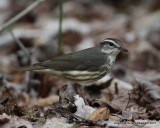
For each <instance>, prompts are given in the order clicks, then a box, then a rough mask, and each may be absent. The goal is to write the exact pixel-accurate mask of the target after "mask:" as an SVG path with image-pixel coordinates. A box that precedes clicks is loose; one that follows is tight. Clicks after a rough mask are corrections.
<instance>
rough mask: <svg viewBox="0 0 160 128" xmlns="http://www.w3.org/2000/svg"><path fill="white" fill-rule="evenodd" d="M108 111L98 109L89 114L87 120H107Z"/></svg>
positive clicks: (106, 109)
mask: <svg viewBox="0 0 160 128" xmlns="http://www.w3.org/2000/svg"><path fill="white" fill-rule="evenodd" d="M109 114H110V111H109V109H108V108H99V109H96V110H95V111H93V112H92V113H91V115H90V116H89V120H92V121H98V120H108V119H109Z"/></svg>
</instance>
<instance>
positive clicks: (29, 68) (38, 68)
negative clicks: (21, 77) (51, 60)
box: [16, 65, 44, 71]
mask: <svg viewBox="0 0 160 128" xmlns="http://www.w3.org/2000/svg"><path fill="white" fill-rule="evenodd" d="M41 69H44V67H42V66H36V65H33V66H27V67H20V68H17V69H16V70H20V71H33V70H41Z"/></svg>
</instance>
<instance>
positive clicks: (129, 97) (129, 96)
mask: <svg viewBox="0 0 160 128" xmlns="http://www.w3.org/2000/svg"><path fill="white" fill-rule="evenodd" d="M129 102H130V93H128V102H127V105H126V108H125V110H126V109H127V107H128V105H129Z"/></svg>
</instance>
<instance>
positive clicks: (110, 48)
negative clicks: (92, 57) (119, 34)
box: [100, 38, 128, 56]
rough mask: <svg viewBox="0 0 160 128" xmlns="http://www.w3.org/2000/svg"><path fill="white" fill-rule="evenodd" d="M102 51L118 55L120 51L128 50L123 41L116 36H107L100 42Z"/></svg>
mask: <svg viewBox="0 0 160 128" xmlns="http://www.w3.org/2000/svg"><path fill="white" fill-rule="evenodd" d="M100 48H101V51H102V52H103V53H105V54H110V55H115V56H117V55H118V53H120V52H121V51H122V52H128V50H127V49H125V48H124V47H123V45H122V43H121V42H120V41H119V40H117V39H114V38H107V39H105V40H104V41H102V42H101V43H100Z"/></svg>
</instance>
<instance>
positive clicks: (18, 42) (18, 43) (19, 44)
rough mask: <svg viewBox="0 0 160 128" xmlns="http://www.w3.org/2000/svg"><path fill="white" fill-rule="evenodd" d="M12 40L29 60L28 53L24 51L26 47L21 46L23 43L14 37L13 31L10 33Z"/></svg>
mask: <svg viewBox="0 0 160 128" xmlns="http://www.w3.org/2000/svg"><path fill="white" fill-rule="evenodd" d="M10 33H11V36H12V38H13V39H14V40H15V42H16V43H17V45H18V46H19V47H20V48H21V49H22V50H23V51H24V53H25V54H26V56H27V57H28V58H30V54H29V51H28V50H27V49H26V47H25V46H24V45H23V43H22V42H21V41H20V40H19V39H18V38H17V37H16V36H15V35H14V33H13V31H10Z"/></svg>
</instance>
